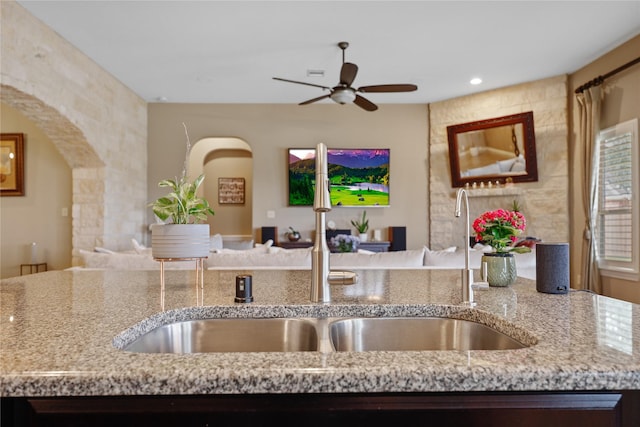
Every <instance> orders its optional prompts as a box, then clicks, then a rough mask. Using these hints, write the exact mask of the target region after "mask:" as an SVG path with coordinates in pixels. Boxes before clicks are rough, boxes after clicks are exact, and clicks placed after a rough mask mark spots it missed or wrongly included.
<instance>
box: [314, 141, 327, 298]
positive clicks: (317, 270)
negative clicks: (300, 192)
mask: <svg viewBox="0 0 640 427" xmlns="http://www.w3.org/2000/svg"><path fill="white" fill-rule="evenodd" d="M327 171H328V160H327V146H326V145H324V144H323V143H320V144H318V145H317V147H316V193H315V198H314V200H313V211H314V212H315V214H316V231H315V236H314V237H315V238H314V239H313V242H314V243H313V249H312V251H311V275H312V277H311V301H312V302H330V301H331V293H330V290H329V247H328V246H327V234H326V226H325V213H326V212H328V211H330V210H331V197H330V196H329V173H328V172H327Z"/></svg>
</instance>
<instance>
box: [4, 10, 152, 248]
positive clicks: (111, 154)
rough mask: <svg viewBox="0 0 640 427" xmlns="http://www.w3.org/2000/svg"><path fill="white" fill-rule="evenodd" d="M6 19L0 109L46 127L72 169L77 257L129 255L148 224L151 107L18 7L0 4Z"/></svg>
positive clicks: (45, 130) (74, 242)
mask: <svg viewBox="0 0 640 427" xmlns="http://www.w3.org/2000/svg"><path fill="white" fill-rule="evenodd" d="M0 19H1V27H0V28H1V31H2V37H1V39H2V40H1V45H0V49H1V50H0V52H1V57H2V67H1V70H0V72H1V74H0V89H1V92H0V95H1V99H2V102H3V103H6V104H7V105H10V106H12V107H14V108H16V109H17V110H19V111H20V112H22V113H23V114H24V115H25V116H27V117H28V118H29V119H31V120H32V121H33V122H34V123H35V124H36V125H37V126H38V127H40V128H41V129H42V130H43V131H44V132H45V133H46V134H47V136H48V137H49V138H50V139H51V141H52V142H53V143H54V144H55V145H56V147H57V148H58V150H59V151H60V153H61V154H62V156H63V157H64V158H65V160H66V161H67V162H68V164H69V166H70V167H71V169H72V177H73V208H72V219H73V225H72V228H73V237H72V245H73V249H74V253H75V252H77V250H78V249H92V248H93V247H94V246H105V247H109V248H113V249H123V248H129V247H130V245H131V243H130V239H131V238H132V237H135V238H138V239H141V237H142V229H141V225H142V224H145V211H146V195H147V105H146V102H145V101H144V100H143V99H141V98H140V97H139V96H137V95H136V94H135V93H133V92H132V91H131V90H130V89H128V88H127V87H126V86H124V85H123V84H122V83H121V82H119V81H118V80H116V79H115V78H114V77H113V76H112V75H110V74H109V73H107V72H106V71H105V70H103V69H102V68H100V67H99V66H98V65H97V64H96V63H95V62H93V61H92V60H91V59H90V58H88V57H87V56H86V55H84V54H83V53H82V52H80V51H79V50H78V49H77V48H75V47H74V46H72V45H71V44H69V43H68V42H67V41H66V40H64V39H63V38H61V37H60V36H59V35H58V34H57V33H55V32H54V31H53V30H52V29H51V28H49V27H47V26H46V25H44V24H43V23H42V22H41V21H39V20H37V19H36V18H35V17H33V16H32V15H31V14H30V13H29V12H27V11H26V10H25V9H24V8H23V7H22V6H20V5H19V4H17V3H15V2H13V1H4V0H3V1H2V2H0ZM27 185H28V184H27ZM52 191H55V189H52ZM54 214H55V213H54ZM4 215H10V207H7V208H6V209H5V207H4V206H3V216H4ZM25 226H28V224H25Z"/></svg>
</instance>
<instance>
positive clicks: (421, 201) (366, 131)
mask: <svg viewBox="0 0 640 427" xmlns="http://www.w3.org/2000/svg"><path fill="white" fill-rule="evenodd" d="M182 122H184V123H185V124H186V125H187V127H188V129H189V135H190V137H191V140H192V141H197V140H199V139H201V138H204V137H212V136H220V137H227V136H232V137H238V138H242V139H243V140H244V141H246V142H247V143H248V144H249V145H250V146H251V150H252V152H253V195H254V197H253V208H252V217H253V225H252V227H253V232H254V237H255V238H256V239H258V238H259V237H260V227H262V226H277V227H278V231H279V234H280V238H283V233H284V232H285V231H286V230H287V228H288V227H289V226H293V227H295V228H297V229H299V231H300V232H301V233H302V236H303V238H310V237H311V232H312V230H313V227H314V221H315V220H314V215H313V211H312V209H311V208H309V207H306V208H305V207H288V206H287V165H286V161H287V155H286V150H287V148H290V147H294V148H304V147H310V148H313V147H315V146H316V144H317V143H318V142H324V143H326V144H327V145H328V146H329V147H334V148H378V147H380V148H390V149H391V165H390V173H391V182H390V186H391V188H390V192H391V207H388V208H368V209H367V215H368V216H369V217H370V221H369V224H370V229H372V230H373V229H381V230H383V236H386V233H387V227H388V226H402V225H404V226H407V235H408V239H407V246H408V247H410V248H419V247H422V246H423V245H424V244H426V243H427V236H428V219H427V216H426V215H427V193H428V188H427V176H428V169H427V164H428V154H427V138H428V124H427V106H426V105H381V106H380V109H379V110H378V111H376V112H375V113H370V112H366V111H363V110H360V109H359V108H357V107H356V106H353V105H345V106H341V105H337V104H333V103H331V104H317V105H308V106H304V107H302V106H298V105H238V104H230V105H212V104H206V105H204V104H200V105H198V104H150V105H149V152H148V156H149V169H148V182H149V199H151V200H152V199H155V198H156V197H158V196H160V195H162V192H161V191H160V190H158V189H157V187H156V183H157V182H158V181H159V180H160V179H163V178H166V177H167V176H174V175H176V174H178V173H179V172H180V171H181V169H182V160H183V159H184V131H183V129H182V124H181V123H182ZM267 211H274V212H275V215H276V217H275V218H274V219H269V218H267ZM361 211H362V210H361V209H356V208H334V210H333V211H331V212H329V213H328V214H327V220H333V221H335V223H336V225H337V227H338V228H351V225H350V222H349V221H350V220H351V219H354V218H356V217H358V216H359V215H361ZM148 220H149V221H150V220H151V218H148ZM215 221H216V219H215V217H214V219H213V222H214V223H215ZM219 231H223V234H226V233H224V230H219Z"/></svg>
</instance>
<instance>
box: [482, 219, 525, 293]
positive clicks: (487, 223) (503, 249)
mask: <svg viewBox="0 0 640 427" xmlns="http://www.w3.org/2000/svg"><path fill="white" fill-rule="evenodd" d="M526 223H527V222H526V219H525V217H524V215H523V214H522V213H521V212H518V211H516V210H513V211H508V210H505V209H497V210H495V211H488V212H485V213H483V214H482V215H480V216H479V217H478V218H476V219H475V221H473V230H474V231H475V233H476V242H483V243H485V244H487V245H489V246H491V247H492V248H493V249H494V250H495V252H493V253H485V254H484V255H483V256H482V263H483V264H484V263H486V267H487V269H486V271H487V281H488V282H489V285H491V286H509V285H510V284H512V283H513V282H514V281H515V279H516V277H517V271H516V261H515V258H514V256H513V254H514V253H524V252H530V251H531V249H529V248H528V247H517V248H516V247H513V244H514V243H515V242H516V240H517V236H518V235H520V233H522V232H523V231H524V229H525V227H526Z"/></svg>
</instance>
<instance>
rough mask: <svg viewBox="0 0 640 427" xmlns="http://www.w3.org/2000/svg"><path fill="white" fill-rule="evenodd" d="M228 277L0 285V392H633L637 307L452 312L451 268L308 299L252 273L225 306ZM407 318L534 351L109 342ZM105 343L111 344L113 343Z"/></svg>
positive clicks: (295, 275) (637, 382) (456, 279)
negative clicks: (309, 322) (255, 324)
mask: <svg viewBox="0 0 640 427" xmlns="http://www.w3.org/2000/svg"><path fill="white" fill-rule="evenodd" d="M238 273H246V272H238V271H213V270H209V271H206V273H205V289H204V305H203V306H197V305H196V293H195V286H194V281H195V276H194V273H193V272H188V271H168V272H167V273H166V275H167V276H166V282H167V294H166V311H164V312H162V311H161V310H160V294H159V288H160V285H159V272H158V271H148V272H147V271H127V272H122V271H64V272H47V273H40V274H35V275H30V276H24V277H18V278H13V279H5V280H3V281H2V282H0V302H1V307H0V308H1V310H0V313H1V314H0V316H1V317H0V382H1V383H0V396H82V395H105V396H109V395H156V394H165V395H167V394H176V395H179V394H214V393H317V392H322V393H342V392H384V391H386V392H422V391H436V392H438V391H526V390H625V389H627V390H638V389H640V340H639V339H638V337H640V306H638V305H633V304H630V303H626V302H623V301H618V300H613V299H610V298H606V297H601V296H596V295H593V294H590V293H587V292H571V293H570V294H568V295H549V294H541V293H538V292H536V290H535V283H534V282H533V281H530V280H526V279H518V282H517V283H516V284H515V285H513V286H511V287H509V288H491V289H489V290H487V291H478V292H477V293H476V295H477V299H478V301H479V305H478V307H477V308H476V309H468V308H464V307H460V306H458V305H456V304H458V303H459V301H460V274H459V271H457V270H391V271H382V270H362V271H360V272H359V273H360V276H361V277H360V284H358V285H354V286H332V297H333V302H332V303H331V304H330V305H318V304H311V303H310V302H309V281H310V272H309V271H274V270H269V271H253V272H252V274H253V289H254V297H255V302H254V303H252V304H246V305H238V304H234V302H233V299H234V295H235V276H236V274H238ZM350 315H358V316H363V315H364V316H388V315H402V316H405V315H406V316H417V315H435V316H451V317H457V318H464V319H471V320H476V321H479V322H481V323H486V324H489V325H491V326H493V327H494V328H496V329H498V330H501V331H503V332H505V333H507V334H509V335H512V336H514V337H516V338H518V339H519V340H521V341H523V342H525V343H527V344H534V343H535V344H534V345H532V346H531V347H529V348H525V349H520V350H506V351H425V352H361V353H349V352H344V353H338V352H332V353H320V352H294V353H207V354H188V355H175V354H140V353H128V352H124V351H122V350H119V349H118V348H116V347H115V346H114V344H115V345H123V344H125V343H126V342H128V341H130V340H132V339H134V338H135V337H136V336H138V335H140V334H142V333H144V332H145V331H147V330H150V329H152V328H153V327H155V326H158V325H161V324H165V323H169V322H172V321H175V320H178V319H188V318H202V317H225V316H232V317H280V316H304V317H310V316H331V317H333V316H350ZM116 337H117V339H116Z"/></svg>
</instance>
